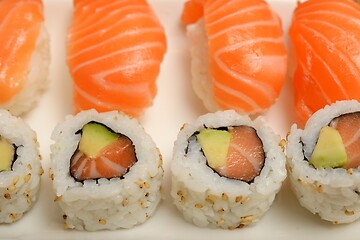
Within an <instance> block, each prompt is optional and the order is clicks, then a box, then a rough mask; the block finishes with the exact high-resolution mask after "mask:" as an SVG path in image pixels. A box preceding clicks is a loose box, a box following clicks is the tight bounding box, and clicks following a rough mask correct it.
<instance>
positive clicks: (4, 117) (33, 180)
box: [0, 109, 44, 223]
mask: <svg viewBox="0 0 360 240" xmlns="http://www.w3.org/2000/svg"><path fill="white" fill-rule="evenodd" d="M40 159H41V157H40V153H39V144H38V142H37V138H36V134H35V132H34V131H33V130H32V129H31V128H30V127H29V126H28V125H27V124H26V123H25V122H24V121H23V120H22V119H21V118H18V117H15V116H12V115H11V114H10V113H9V112H8V111H6V110H3V109H0V223H12V222H15V221H17V220H18V219H20V218H21V217H22V216H23V214H24V213H25V212H27V211H28V210H29V209H30V208H31V207H32V206H33V205H34V203H35V201H36V200H37V197H38V190H39V186H40V178H41V175H42V173H43V172H44V171H43V169H42V167H41V163H40Z"/></svg>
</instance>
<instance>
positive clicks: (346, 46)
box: [289, 0, 360, 126]
mask: <svg viewBox="0 0 360 240" xmlns="http://www.w3.org/2000/svg"><path fill="white" fill-rule="evenodd" d="M289 34H290V38H291V42H292V46H293V50H294V53H295V54H294V55H295V62H297V64H296V69H295V72H294V74H293V82H294V84H293V85H294V99H295V113H296V116H297V119H298V123H299V124H301V125H302V126H303V125H305V123H306V121H307V119H308V118H309V117H311V116H312V114H313V113H314V112H316V111H317V110H319V109H321V108H323V107H324V106H325V105H330V104H332V103H334V102H336V101H338V100H351V99H356V100H358V101H359V100H360V95H359V91H360V58H359V48H360V44H359V42H360V5H359V4H357V3H356V2H354V1H353V0H337V1H328V0H309V1H303V2H302V3H299V4H298V5H297V8H296V9H295V11H294V14H293V19H292V23H291V27H290V31H289Z"/></svg>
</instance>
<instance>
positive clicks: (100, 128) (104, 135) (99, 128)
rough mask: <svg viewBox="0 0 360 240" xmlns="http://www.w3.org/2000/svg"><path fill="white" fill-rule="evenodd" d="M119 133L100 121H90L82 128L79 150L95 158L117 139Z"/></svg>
mask: <svg viewBox="0 0 360 240" xmlns="http://www.w3.org/2000/svg"><path fill="white" fill-rule="evenodd" d="M118 136H119V134H117V133H114V132H112V131H111V130H110V129H108V128H107V127H105V126H104V125H102V124H99V123H94V122H91V123H88V124H86V125H84V127H83V128H82V136H81V139H80V143H79V150H80V151H81V152H82V153H84V154H85V155H86V156H88V157H90V158H95V157H96V156H97V155H98V154H99V152H100V151H101V150H102V149H103V148H104V147H106V146H108V145H109V144H111V143H113V142H114V141H116V140H117V138H118Z"/></svg>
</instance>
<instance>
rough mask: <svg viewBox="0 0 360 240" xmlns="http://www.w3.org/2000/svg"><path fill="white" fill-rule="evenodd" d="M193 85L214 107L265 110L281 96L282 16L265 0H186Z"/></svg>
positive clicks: (283, 62)
mask: <svg viewBox="0 0 360 240" xmlns="http://www.w3.org/2000/svg"><path fill="white" fill-rule="evenodd" d="M181 18H182V21H183V23H184V24H186V25H187V26H188V27H187V32H188V37H189V40H190V45H191V46H190V52H191V55H192V59H193V62H192V75H193V87H194V90H195V92H196V94H197V95H198V96H199V98H200V99H202V101H203V102H204V105H205V107H206V108H207V109H208V110H210V111H215V110H219V109H235V110H237V111H240V112H247V113H261V112H263V111H264V110H266V109H268V108H269V107H270V106H271V105H272V104H273V103H274V102H275V101H276V99H277V98H278V96H279V93H280V90H281V89H282V86H283V83H284V80H285V76H286V69H287V53H286V50H285V46H284V40H283V32H282V27H281V22H280V19H279V17H278V16H277V15H276V14H275V13H274V12H273V11H272V10H271V9H270V8H269V6H268V4H267V3H266V2H265V1H263V0H191V1H188V2H186V3H185V7H184V11H183V13H182V16H181Z"/></svg>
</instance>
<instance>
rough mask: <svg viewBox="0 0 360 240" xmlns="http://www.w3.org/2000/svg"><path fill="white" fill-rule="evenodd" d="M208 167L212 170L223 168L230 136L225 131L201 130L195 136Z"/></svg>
mask: <svg viewBox="0 0 360 240" xmlns="http://www.w3.org/2000/svg"><path fill="white" fill-rule="evenodd" d="M196 138H197V140H198V142H199V143H200V146H201V148H202V150H203V152H204V155H205V157H206V160H207V163H208V165H209V166H210V167H211V168H213V169H218V168H220V167H223V166H225V163H226V157H227V152H228V149H229V145H230V139H231V134H230V133H229V132H228V131H226V130H217V129H203V130H201V131H200V133H199V134H197V135H196Z"/></svg>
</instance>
